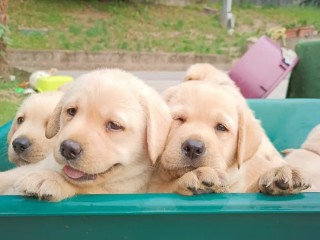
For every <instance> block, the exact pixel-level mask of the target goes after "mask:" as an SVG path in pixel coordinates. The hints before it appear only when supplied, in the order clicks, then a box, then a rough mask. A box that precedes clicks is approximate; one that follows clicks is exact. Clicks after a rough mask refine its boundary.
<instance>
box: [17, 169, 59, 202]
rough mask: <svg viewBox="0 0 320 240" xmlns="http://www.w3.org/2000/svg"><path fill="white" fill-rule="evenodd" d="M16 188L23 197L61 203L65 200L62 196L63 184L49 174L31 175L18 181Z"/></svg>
mask: <svg viewBox="0 0 320 240" xmlns="http://www.w3.org/2000/svg"><path fill="white" fill-rule="evenodd" d="M59 177H60V176H59ZM61 178H62V177H61ZM15 188H16V189H17V190H18V191H19V192H20V193H22V194H23V195H26V196H32V197H38V198H39V199H40V200H48V201H60V200H62V199H63V198H65V197H64V196H62V183H59V182H58V181H57V180H56V179H55V178H54V176H51V175H47V174H39V173H33V174H29V175H27V176H25V177H24V178H22V179H21V180H20V181H18V182H17V183H16V185H15Z"/></svg>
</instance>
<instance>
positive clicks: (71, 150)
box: [60, 140, 82, 160]
mask: <svg viewBox="0 0 320 240" xmlns="http://www.w3.org/2000/svg"><path fill="white" fill-rule="evenodd" d="M81 151H82V148H81V146H80V144H79V143H77V142H75V141H72V140H64V141H63V142H62V143H61V145H60V153H61V155H62V156H64V157H65V158H66V159H67V160H75V159H77V158H78V157H79V155H80V153H81Z"/></svg>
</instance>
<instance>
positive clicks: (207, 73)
mask: <svg viewBox="0 0 320 240" xmlns="http://www.w3.org/2000/svg"><path fill="white" fill-rule="evenodd" d="M184 81H208V82H211V83H213V84H216V85H219V86H229V87H230V86H231V87H233V88H236V89H237V87H236V84H235V83H234V81H232V79H230V77H229V76H228V75H227V74H226V73H225V72H223V71H221V70H219V69H217V68H215V67H214V66H213V65H211V64H209V63H196V64H193V65H191V66H190V67H189V68H188V69H187V71H186V74H185V77H184Z"/></svg>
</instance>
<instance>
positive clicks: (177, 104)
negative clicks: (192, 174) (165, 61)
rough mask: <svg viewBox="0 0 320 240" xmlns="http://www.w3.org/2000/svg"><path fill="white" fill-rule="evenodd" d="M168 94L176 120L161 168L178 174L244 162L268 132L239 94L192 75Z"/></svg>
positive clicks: (224, 167) (170, 173) (171, 173)
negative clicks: (265, 132) (193, 79)
mask: <svg viewBox="0 0 320 240" xmlns="http://www.w3.org/2000/svg"><path fill="white" fill-rule="evenodd" d="M164 98H165V100H166V101H167V103H168V105H169V107H170V109H171V114H172V118H173V123H172V126H171V130H170V133H169V136H168V141H167V145H166V148H165V150H164V153H163V154H162V157H161V159H160V169H163V170H165V172H166V173H168V174H169V175H171V177H172V178H176V177H180V176H181V175H183V174H184V173H186V172H188V171H190V170H193V169H196V168H198V167H201V166H210V167H214V168H220V169H226V168H227V167H229V166H232V165H236V164H237V165H238V166H239V167H240V165H241V164H242V163H243V162H244V161H246V160H248V159H250V158H251V157H252V156H253V155H254V154H255V152H256V151H257V149H258V148H259V146H260V142H261V139H262V134H263V132H262V130H261V127H260V125H259V122H258V121H257V120H256V119H255V118H254V116H253V113H252V112H251V110H250V109H249V108H248V106H247V105H246V102H245V100H244V99H242V98H238V95H234V94H231V93H230V92H229V91H224V90H221V89H219V88H216V87H215V86H213V84H211V83H206V82H201V81H190V82H184V83H182V84H180V85H178V86H176V87H172V88H170V89H168V90H167V91H166V92H165V93H164Z"/></svg>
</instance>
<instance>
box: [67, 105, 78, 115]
mask: <svg viewBox="0 0 320 240" xmlns="http://www.w3.org/2000/svg"><path fill="white" fill-rule="evenodd" d="M67 113H68V114H69V115H70V116H72V117H73V116H75V115H76V114H77V109H76V108H73V107H71V108H68V109H67Z"/></svg>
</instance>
